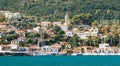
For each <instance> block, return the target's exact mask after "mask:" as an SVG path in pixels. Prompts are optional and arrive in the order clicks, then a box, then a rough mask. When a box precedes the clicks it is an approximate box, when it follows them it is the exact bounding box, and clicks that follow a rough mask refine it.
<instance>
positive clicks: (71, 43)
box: [69, 35, 80, 47]
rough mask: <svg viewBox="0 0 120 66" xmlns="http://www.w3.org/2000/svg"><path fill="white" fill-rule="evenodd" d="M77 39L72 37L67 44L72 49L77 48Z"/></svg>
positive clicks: (75, 36)
mask: <svg viewBox="0 0 120 66" xmlns="http://www.w3.org/2000/svg"><path fill="white" fill-rule="evenodd" d="M79 39H80V38H79V37H78V36H77V35H74V36H73V37H71V38H70V40H69V43H70V45H71V46H72V47H77V46H79Z"/></svg>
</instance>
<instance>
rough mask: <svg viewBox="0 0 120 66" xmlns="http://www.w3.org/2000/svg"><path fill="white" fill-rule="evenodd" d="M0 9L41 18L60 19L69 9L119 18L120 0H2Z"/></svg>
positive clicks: (103, 17)
mask: <svg viewBox="0 0 120 66" xmlns="http://www.w3.org/2000/svg"><path fill="white" fill-rule="evenodd" d="M0 10H10V11H12V12H16V11H18V12H20V13H22V14H25V15H31V16H37V17H38V18H40V20H42V21H43V20H48V21H58V20H61V19H63V18H64V15H65V12H66V11H67V12H68V13H69V15H70V18H72V17H73V16H74V15H76V14H80V13H90V14H92V15H93V19H97V20H98V19H119V17H120V11H119V10H120V0H0Z"/></svg>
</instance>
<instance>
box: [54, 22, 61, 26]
mask: <svg viewBox="0 0 120 66" xmlns="http://www.w3.org/2000/svg"><path fill="white" fill-rule="evenodd" d="M52 25H53V26H55V25H57V26H60V25H61V22H53V23H52Z"/></svg>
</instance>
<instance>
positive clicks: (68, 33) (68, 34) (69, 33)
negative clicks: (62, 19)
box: [65, 31, 73, 37]
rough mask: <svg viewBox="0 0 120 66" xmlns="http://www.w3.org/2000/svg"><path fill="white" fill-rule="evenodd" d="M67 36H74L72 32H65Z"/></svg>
mask: <svg viewBox="0 0 120 66" xmlns="http://www.w3.org/2000/svg"><path fill="white" fill-rule="evenodd" d="M65 36H67V37H72V36H73V32H72V31H66V32H65Z"/></svg>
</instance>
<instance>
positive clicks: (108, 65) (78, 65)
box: [0, 56, 120, 66]
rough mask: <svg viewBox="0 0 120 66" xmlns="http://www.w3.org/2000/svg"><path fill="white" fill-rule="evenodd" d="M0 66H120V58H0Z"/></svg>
mask: <svg viewBox="0 0 120 66" xmlns="http://www.w3.org/2000/svg"><path fill="white" fill-rule="evenodd" d="M0 66H120V56H21V57H19V56H1V57H0Z"/></svg>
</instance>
